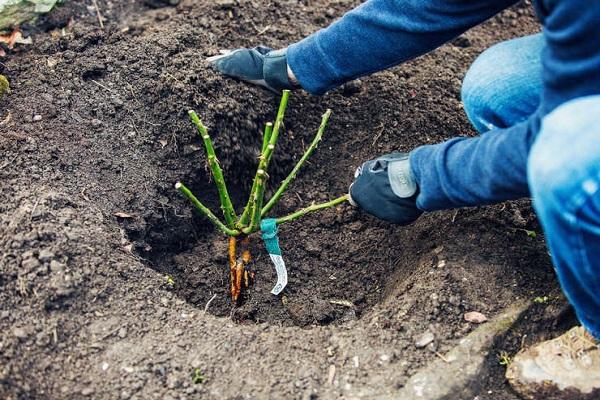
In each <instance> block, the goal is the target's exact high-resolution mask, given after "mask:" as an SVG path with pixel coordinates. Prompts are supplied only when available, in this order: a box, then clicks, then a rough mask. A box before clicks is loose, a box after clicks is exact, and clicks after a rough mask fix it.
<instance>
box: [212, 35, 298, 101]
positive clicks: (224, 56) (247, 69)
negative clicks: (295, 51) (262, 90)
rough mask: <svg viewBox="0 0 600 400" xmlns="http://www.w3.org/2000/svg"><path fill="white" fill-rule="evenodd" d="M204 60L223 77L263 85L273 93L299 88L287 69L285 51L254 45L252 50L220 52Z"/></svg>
mask: <svg viewBox="0 0 600 400" xmlns="http://www.w3.org/2000/svg"><path fill="white" fill-rule="evenodd" d="M206 60H207V61H208V62H209V63H210V64H211V65H212V66H213V67H214V68H216V69H217V71H219V72H220V73H222V74H224V75H229V76H231V77H234V78H238V79H241V80H243V81H246V82H250V83H253V84H255V85H260V86H264V87H266V88H267V89H269V90H272V91H273V92H276V93H280V92H281V91H282V90H283V89H295V88H297V87H299V85H298V83H297V82H295V78H293V74H292V73H290V72H291V70H289V69H288V65H287V49H281V50H273V49H270V48H268V47H264V46H258V47H255V48H253V49H237V50H233V51H231V50H221V54H220V55H218V56H212V57H208V58H207V59H206ZM290 76H291V77H292V78H290Z"/></svg>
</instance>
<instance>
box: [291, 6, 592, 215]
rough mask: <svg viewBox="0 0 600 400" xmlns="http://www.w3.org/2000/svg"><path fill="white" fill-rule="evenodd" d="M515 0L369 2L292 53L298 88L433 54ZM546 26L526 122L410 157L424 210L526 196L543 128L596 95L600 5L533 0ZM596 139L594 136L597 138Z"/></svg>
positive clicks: (316, 88) (317, 87) (327, 84)
mask: <svg viewBox="0 0 600 400" xmlns="http://www.w3.org/2000/svg"><path fill="white" fill-rule="evenodd" d="M514 3H516V1H514V0H396V1H394V0H369V1H367V2H365V3H363V4H362V5H361V6H359V7H357V8H356V9H354V10H352V11H351V12H349V13H347V14H346V15H344V17H343V18H341V19H340V20H338V21H336V22H335V23H333V24H332V25H330V26H329V27H327V28H326V29H323V30H320V31H318V32H316V33H315V34H313V35H311V36H309V37H307V38H306V39H304V40H302V41H300V42H298V43H295V44H293V45H291V46H290V47H289V48H288V63H289V65H290V67H291V69H292V70H293V71H294V74H295V75H296V77H297V78H298V80H299V82H300V84H301V85H302V87H303V88H304V89H305V90H307V91H308V92H310V93H313V94H322V93H324V92H326V91H327V90H329V89H331V88H334V87H336V86H338V85H340V84H342V83H344V82H346V81H349V80H352V79H355V78H357V77H360V76H363V75H366V74H370V73H373V72H375V71H380V70H382V69H385V68H389V67H391V66H394V65H396V64H399V63H401V62H403V61H406V60H410V59H412V58H415V57H417V56H419V55H421V54H424V53H426V52H428V51H431V50H433V49H435V48H436V47H438V46H440V45H442V44H443V43H445V42H447V41H448V40H451V39H453V38H454V37H456V36H458V35H460V34H461V33H462V32H464V31H466V30H467V29H469V28H471V27H473V26H475V25H477V24H479V23H481V22H482V21H484V20H486V19H488V18H490V17H491V16H493V15H494V14H496V13H498V12H499V11H501V10H503V9H505V8H507V7H509V6H511V5H513V4H514ZM534 4H535V7H536V11H537V14H538V16H539V18H540V21H541V23H542V25H543V26H544V30H543V34H544V37H545V40H546V47H545V49H544V50H543V53H542V66H543V71H542V77H543V90H542V98H541V99H540V101H541V102H540V106H539V109H538V110H537V112H536V113H535V114H534V115H532V116H531V117H530V118H529V120H527V121H526V122H524V123H521V124H518V125H515V126H513V127H511V128H507V129H503V130H498V132H491V134H485V135H482V136H480V137H476V138H455V139H452V140H450V141H447V142H445V143H441V144H437V145H427V146H421V147H419V148H417V149H415V150H413V152H412V153H411V164H412V169H413V172H414V174H415V176H416V178H417V181H418V182H419V185H420V190H421V193H420V195H419V198H418V200H417V205H418V207H419V208H421V209H423V210H436V209H443V208H450V207H458V206H470V205H478V204H488V203H493V202H498V201H503V200H509V199H515V198H519V197H524V196H528V195H529V189H528V186H527V174H526V166H527V157H528V154H529V149H530V147H531V145H532V144H533V141H534V140H535V138H536V136H537V134H538V131H539V129H540V121H541V119H542V118H544V116H545V115H547V114H548V113H550V112H551V111H552V110H554V109H555V108H556V107H557V106H559V105H561V104H563V103H565V102H567V101H569V100H572V99H574V98H577V97H582V96H587V95H594V94H600V1H597V0H537V1H536V0H534ZM599 140H600V138H599Z"/></svg>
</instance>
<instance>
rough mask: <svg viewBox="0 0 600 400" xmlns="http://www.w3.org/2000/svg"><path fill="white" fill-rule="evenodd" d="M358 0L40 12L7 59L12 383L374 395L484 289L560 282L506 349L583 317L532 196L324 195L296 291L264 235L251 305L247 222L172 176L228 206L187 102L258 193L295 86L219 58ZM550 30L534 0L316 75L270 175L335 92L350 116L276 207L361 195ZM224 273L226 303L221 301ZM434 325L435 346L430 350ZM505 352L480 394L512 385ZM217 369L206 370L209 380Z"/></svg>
mask: <svg viewBox="0 0 600 400" xmlns="http://www.w3.org/2000/svg"><path fill="white" fill-rule="evenodd" d="M357 3H358V2H357V1H328V2H318V3H317V2H306V1H302V2H297V1H290V2H285V4H282V3H281V2H265V3H258V2H252V1H240V2H239V4H238V3H235V4H234V5H233V6H228V5H223V4H217V3H215V2H212V1H197V2H192V1H183V2H182V3H181V4H180V5H179V6H177V7H160V4H159V2H153V3H150V2H140V1H127V2H117V3H114V2H105V1H99V6H100V10H101V12H102V15H103V16H104V18H105V24H106V29H104V30H101V29H99V27H98V23H97V20H96V16H95V14H94V13H93V12H92V11H93V9H91V11H90V8H89V7H87V4H86V3H80V2H71V3H69V5H67V6H64V7H63V8H61V9H59V10H57V11H56V12H55V13H53V14H50V16H48V17H46V18H45V19H44V21H41V22H40V23H39V24H37V25H35V26H32V27H29V28H28V29H29V31H30V32H31V33H32V34H33V35H34V45H33V46H31V48H30V49H21V52H19V53H16V54H12V55H11V56H9V57H8V59H6V60H3V64H0V65H2V69H3V73H4V74H6V75H7V76H8V78H9V79H10V82H11V87H12V90H13V92H12V94H11V95H10V96H8V97H6V98H5V99H4V100H3V101H2V102H1V103H0V120H4V119H5V118H6V119H5V122H3V123H1V125H0V153H1V154H2V157H1V158H0V179H1V182H2V184H1V188H0V211H1V220H0V246H1V249H2V257H1V259H0V308H1V310H2V311H1V315H0V327H1V333H0V385H1V386H0V397H2V396H3V397H6V398H23V399H29V398H36V399H37V398H52V399H55V398H82V397H85V396H88V397H90V398H102V399H104V398H107V399H109V398H110V399H112V398H122V399H126V398H140V399H142V398H143V399H147V398H164V399H167V398H178V399H184V398H196V397H198V398H199V397H203V398H231V399H233V398H265V397H272V398H303V396H304V398H313V397H310V396H313V395H314V396H319V398H333V397H336V396H346V397H347V398H351V397H352V396H355V397H358V398H361V397H365V398H372V397H373V396H374V395H375V394H377V393H383V392H393V390H394V388H398V387H401V386H402V384H403V382H404V381H405V380H406V378H407V377H408V376H410V375H411V374H412V373H414V372H415V371H416V370H417V369H418V368H419V367H421V366H423V365H425V364H426V363H427V362H428V361H430V360H432V359H433V358H434V357H436V355H435V353H436V352H441V353H443V352H444V351H446V350H448V349H449V348H450V347H452V346H453V345H454V344H455V343H456V341H457V340H458V339H459V338H461V337H462V336H464V335H465V334H467V333H468V332H469V331H470V330H471V329H472V326H471V325H470V324H469V323H466V322H464V320H463V314H464V312H466V311H471V310H476V311H480V312H482V313H484V314H486V315H488V316H493V315H495V314H498V313H500V312H501V311H502V310H503V309H504V308H505V307H506V306H507V305H509V304H510V303H512V302H513V301H514V300H515V299H522V298H534V297H536V296H545V295H549V294H551V295H552V297H551V301H550V306H549V307H550V308H551V310H550V311H547V315H546V317H544V311H543V310H544V309H545V307H546V306H545V305H539V306H536V308H535V309H534V310H532V311H531V315H532V316H538V315H539V316H538V317H536V318H534V317H532V318H529V320H527V321H522V322H521V323H520V324H519V325H518V326H517V327H516V328H515V329H514V330H513V331H512V332H511V334H510V335H509V337H508V338H506V340H505V341H503V342H502V343H498V345H497V350H498V351H497V352H499V351H501V350H506V351H509V352H513V353H514V352H515V351H517V350H518V349H519V346H520V345H521V341H522V335H523V334H525V333H526V334H527V335H528V336H527V343H530V341H533V340H536V338H543V337H547V336H551V335H554V334H556V333H557V332H559V331H560V330H561V329H562V328H563V327H564V326H563V325H561V324H553V325H552V324H549V321H551V320H552V319H553V318H554V316H555V315H556V313H555V312H554V311H552V310H553V309H554V308H557V307H558V308H560V307H559V306H560V305H561V304H564V301H563V300H560V296H559V295H558V293H559V291H558V285H557V283H556V281H555V278H554V273H553V271H552V268H551V264H550V261H549V257H548V255H547V252H546V250H545V246H544V241H543V237H542V234H541V232H540V229H539V226H538V224H537V221H536V219H535V216H534V215H533V212H532V210H531V207H530V205H529V203H528V202H527V201H520V202H513V203H506V204H501V205H498V206H494V207H485V208H477V209H466V210H460V211H448V212H440V213H432V214H430V215H425V216H424V217H423V218H421V219H420V220H419V221H418V222H417V223H415V224H414V225H413V226H410V227H402V228H400V227H396V226H391V225H389V224H386V223H384V222H381V221H377V220H374V219H372V218H370V217H368V216H366V215H363V214H361V213H360V212H359V211H357V210H356V209H354V208H352V207H351V206H349V205H344V206H341V207H339V208H336V209H331V210H327V211H325V212H323V213H320V214H315V215H310V216H307V217H305V218H304V219H301V220H298V221H296V222H293V223H290V224H288V225H284V226H282V227H281V229H280V240H281V247H282V250H283V255H284V258H285V260H286V262H287V264H288V268H289V272H290V283H289V286H288V288H287V289H286V290H285V292H284V293H283V294H282V295H281V296H279V297H275V296H273V295H271V294H270V293H269V292H270V289H271V287H272V286H273V284H274V282H275V272H274V269H273V267H272V265H271V264H270V261H269V259H268V256H267V254H266V252H265V251H264V249H263V246H262V243H261V242H260V239H259V238H258V237H256V238H254V239H253V242H252V254H253V264H252V268H253V269H254V270H255V271H256V282H255V284H254V286H252V287H251V288H250V290H249V291H248V292H247V294H246V295H245V297H244V298H243V300H242V302H241V304H240V306H239V307H234V306H233V305H232V304H231V301H230V299H229V297H228V295H227V290H226V288H227V279H228V277H227V266H226V241H225V238H224V237H223V236H221V235H220V234H218V233H217V232H215V231H214V229H213V228H212V226H210V225H209V224H208V222H207V221H206V220H204V219H203V218H202V217H200V216H199V215H197V214H196V213H195V212H194V211H193V210H192V209H191V207H190V205H189V204H188V203H187V202H186V201H185V199H183V198H182V197H181V196H180V195H179V194H178V193H177V192H176V191H175V190H174V189H173V185H174V183H175V182H176V181H178V180H182V181H183V182H185V183H186V184H188V186H189V187H191V188H192V190H193V191H194V192H195V193H196V194H197V195H198V197H199V198H201V199H202V200H203V201H205V202H206V203H207V204H208V205H210V206H211V207H212V208H213V209H217V204H216V199H217V197H216V191H215V189H214V187H213V185H212V183H211V182H210V181H209V180H208V177H207V171H206V168H205V166H204V165H205V164H204V163H205V156H204V154H203V151H202V147H201V143H200V141H199V138H198V137H197V135H196V134H195V132H194V129H193V126H192V125H191V123H190V122H189V121H188V119H187V110H188V109H195V110H196V111H197V112H198V114H199V115H200V116H201V117H202V119H203V120H204V122H205V123H206V125H207V126H208V127H209V129H210V131H211V132H212V134H213V137H214V139H215V143H216V147H217V152H218V154H219V157H220V161H221V164H222V166H223V168H224V170H225V174H226V179H227V181H228V183H229V186H230V192H232V194H233V198H234V202H235V204H236V206H238V207H240V208H241V207H242V206H243V200H244V199H245V196H246V194H247V191H248V185H249V183H250V182H251V178H252V176H253V174H254V169H255V167H256V161H257V160H256V157H257V154H258V146H259V145H260V135H261V133H260V132H261V129H262V128H261V127H262V124H263V123H264V122H265V121H268V120H272V119H273V116H274V112H275V109H276V106H277V102H278V98H277V97H276V96H274V95H273V94H271V93H269V92H267V91H264V90H261V89H260V88H255V87H250V86H247V85H245V84H242V83H239V82H236V81H233V80H230V79H227V78H224V77H222V76H219V75H218V74H217V73H215V72H214V71H212V70H211V69H209V68H207V65H206V63H205V61H204V58H205V57H206V56H209V55H213V54H215V53H216V52H217V51H218V50H219V49H221V48H235V47H240V46H254V45H257V44H266V45H269V46H271V47H274V48H277V47H282V46H285V45H286V44H288V43H290V42H292V41H294V40H297V39H300V38H302V37H303V36H305V35H307V34H308V33H310V32H313V31H314V30H316V29H318V28H319V27H322V26H325V25H327V24H328V23H329V22H331V21H332V20H334V19H335V18H337V17H339V16H340V15H341V14H342V13H343V12H344V11H346V10H348V9H350V8H351V7H352V6H354V5H356V4H357ZM157 6H159V7H158V8H156V7H157ZM69 21H70V22H69ZM63 27H64V28H63ZM267 28H268V29H267ZM536 30H538V27H537V24H536V23H535V22H534V18H533V11H532V10H531V7H530V6H529V5H528V4H521V5H518V6H517V7H515V8H514V9H512V10H509V11H507V12H505V13H503V14H502V15H501V16H498V17H496V18H494V19H492V20H491V21H488V22H487V23H485V24H484V25H483V26H481V27H478V28H476V29H474V30H472V31H470V32H468V33H467V34H465V35H464V36H462V37H461V38H459V39H457V40H456V41H454V42H453V43H451V44H448V45H446V46H444V47H443V48H441V49H440V50H438V51H436V52H434V53H433V54H431V55H427V56H424V57H421V58H419V59H418V60H415V61H413V62H410V63H407V64H405V65H402V66H400V67H397V68H394V69H391V70H388V71H385V72H382V73H379V74H375V75H374V76H371V77H368V78H364V79H362V80H361V81H357V82H353V83H351V84H349V85H347V86H345V87H342V88H340V89H338V90H334V91H332V92H331V93H329V94H327V95H326V96H323V97H313V96H309V95H307V94H305V93H300V92H299V93H294V94H293V95H292V97H291V100H290V106H289V112H288V116H287V119H286V125H285V133H284V134H282V136H281V139H280V143H279V145H278V149H277V154H276V159H275V165H274V168H273V171H272V172H271V182H272V185H271V190H272V189H273V186H275V185H274V184H276V183H277V182H278V181H279V180H281V179H282V178H283V177H285V174H286V172H287V171H289V169H290V168H291V167H292V166H293V165H294V163H295V161H296V160H297V159H298V157H300V156H301V154H302V152H303V149H304V148H305V146H306V145H307V144H308V143H309V141H310V140H311V139H312V136H313V135H314V133H315V132H316V129H317V127H318V124H319V121H320V116H321V114H322V113H323V112H324V110H325V109H326V108H332V109H333V110H334V115H333V117H332V119H331V122H330V125H329V128H328V130H327V132H326V135H325V137H324V140H323V142H322V144H321V145H320V146H319V148H318V150H317V152H316V153H315V155H314V156H313V157H312V158H311V160H310V163H309V164H308V166H307V167H305V169H304V170H303V171H302V173H301V175H300V176H299V178H298V180H297V181H296V182H295V183H294V184H293V186H292V187H291V189H290V190H289V192H288V193H287V194H286V195H285V197H284V199H283V200H282V202H281V204H280V205H279V206H278V207H277V208H276V209H275V210H274V214H275V215H283V214H286V213H289V212H291V211H294V210H295V209H297V208H299V207H302V206H305V205H307V204H310V203H311V202H319V201H324V200H326V199H331V198H333V197H336V196H338V195H340V194H343V193H345V192H346V190H347V187H348V185H349V183H350V182H351V179H352V174H353V171H354V169H355V167H356V166H358V165H360V163H361V162H362V161H364V160H367V159H370V158H373V157H375V156H377V155H379V154H384V153H387V152H390V151H393V150H405V151H408V150H410V149H412V148H414V147H415V146H417V145H419V144H424V143H434V142H439V141H442V140H444V139H448V138H451V137H453V136H456V135H474V131H473V130H472V128H471V127H470V126H469V124H468V122H467V120H466V117H465V116H464V113H463V111H462V109H461V103H460V94H459V93H460V84H461V79H462V77H463V76H464V73H465V72H466V69H467V67H468V65H469V64H470V63H471V62H472V60H473V59H474V58H475V57H476V55H477V54H479V53H480V52H481V51H482V50H483V49H485V48H486V47H488V46H489V45H491V44H493V43H495V42H498V41H501V40H504V39H508V38H511V37H516V36H519V35H523V34H528V33H532V32H534V31H536ZM36 115H40V116H41V120H38V119H39V117H35V118H34V116H36ZM117 212H120V213H126V214H129V215H130V216H131V218H121V217H117V216H115V213H117ZM525 229H527V230H533V231H535V232H537V238H531V237H528V235H527V234H526V231H525ZM166 275H169V276H171V277H172V278H173V280H174V285H172V286H171V285H169V284H167V282H166V278H165V276H166ZM215 294H216V297H215V298H214V301H212V302H211V304H210V308H209V310H208V314H213V315H214V316H216V317H213V316H211V315H205V314H204V308H205V305H206V303H207V302H208V300H209V299H211V298H212V297H213V296H214V295H215ZM340 300H343V302H340ZM348 302H349V303H351V304H352V307H349V306H348ZM341 304H342V305H341ZM343 304H345V305H343ZM552 307H554V308H552ZM566 315H567V317H566V318H567V319H566V321H567V322H572V319H569V315H570V314H569V312H567V313H566ZM217 317H218V318H217ZM566 324H567V323H566V322H565V323H564V325H566ZM427 329H429V330H431V331H433V332H434V333H435V336H436V340H435V342H434V344H433V345H431V346H430V347H429V348H428V349H416V348H415V346H414V340H415V337H417V336H418V335H420V334H421V333H423V332H424V331H425V330H427ZM497 352H495V353H494V354H491V355H490V365H491V371H492V373H491V374H490V375H489V376H485V377H482V381H485V382H486V385H485V390H483V391H482V393H481V394H480V396H479V399H504V398H506V399H514V396H513V395H512V394H511V393H510V390H509V389H508V387H507V385H506V384H505V383H504V378H503V368H502V367H500V366H498V365H497V360H496V359H495V357H496V354H497ZM384 355H385V357H384ZM354 357H358V358H356V360H359V358H360V364H359V365H360V367H356V365H355V364H354V361H353V360H355V358H354ZM356 362H358V361H356ZM330 365H335V366H337V375H336V376H337V377H338V378H335V380H334V381H333V382H328V381H329V378H328V373H329V372H330V371H331V369H330ZM353 365H354V367H353ZM195 368H200V369H201V370H202V372H203V374H204V375H205V376H206V378H207V380H206V382H205V383H203V384H196V385H194V384H193V383H192V380H191V377H190V376H191V374H192V373H193V371H194V369H195ZM307 396H308V397H307ZM348 396H350V397H348Z"/></svg>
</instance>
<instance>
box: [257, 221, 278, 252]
mask: <svg viewBox="0 0 600 400" xmlns="http://www.w3.org/2000/svg"><path fill="white" fill-rule="evenodd" d="M260 230H261V232H262V238H263V240H264V241H265V246H266V247H267V251H268V252H269V254H273V255H277V256H280V255H281V249H280V248H279V238H278V237H277V230H278V229H277V221H276V220H275V218H265V219H263V220H262V221H260Z"/></svg>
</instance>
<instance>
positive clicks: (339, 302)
mask: <svg viewBox="0 0 600 400" xmlns="http://www.w3.org/2000/svg"><path fill="white" fill-rule="evenodd" d="M329 303H331V304H335V305H337V306H344V307H348V308H356V306H355V305H354V303H352V302H351V301H348V300H329Z"/></svg>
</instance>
